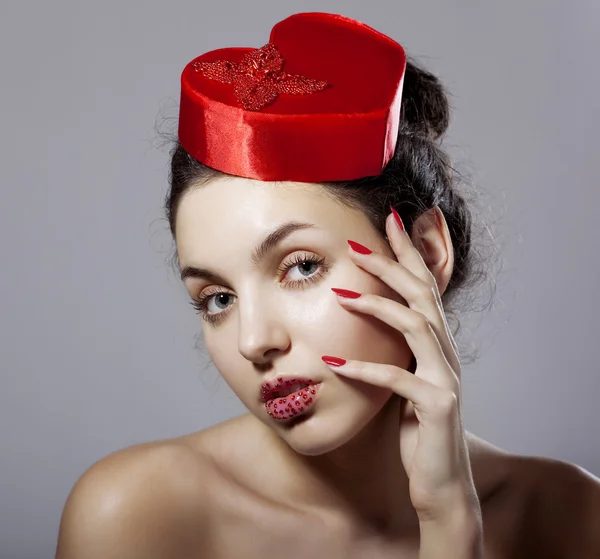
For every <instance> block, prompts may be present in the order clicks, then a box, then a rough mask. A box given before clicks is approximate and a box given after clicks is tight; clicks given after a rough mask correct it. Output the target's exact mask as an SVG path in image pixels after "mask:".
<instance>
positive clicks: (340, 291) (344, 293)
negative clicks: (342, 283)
mask: <svg viewBox="0 0 600 559" xmlns="http://www.w3.org/2000/svg"><path fill="white" fill-rule="evenodd" d="M331 291H333V292H334V293H337V294H338V295H340V296H341V297H348V298H349V299H358V298H359V297H360V293H357V292H356V291H350V290H349V289H339V288H338V287H332V288H331Z"/></svg>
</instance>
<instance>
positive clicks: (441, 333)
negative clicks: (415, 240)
mask: <svg viewBox="0 0 600 559" xmlns="http://www.w3.org/2000/svg"><path fill="white" fill-rule="evenodd" d="M353 242H354V241H353ZM348 251H349V254H350V256H351V259H352V260H353V261H354V262H355V263H356V264H357V265H358V266H360V267H361V268H363V269H364V270H365V271H367V272H369V273H370V274H373V275H374V276H376V277H378V278H379V279H380V280H381V281H383V282H384V283H385V284H387V285H388V286H389V287H391V288H392V289H393V290H394V291H396V292H397V293H398V294H399V295H400V296H401V297H402V298H403V299H404V300H405V301H406V302H407V303H408V306H409V307H410V308H411V309H413V310H414V311H416V312H418V313H421V314H422V315H424V316H425V317H427V320H428V321H429V323H430V324H431V327H432V328H433V331H434V332H435V335H436V336H437V338H438V340H439V343H440V345H441V347H442V351H443V352H444V354H445V355H446V359H447V361H448V363H450V365H451V367H452V368H453V369H455V370H456V371H458V370H460V360H459V358H458V349H457V348H456V345H455V342H454V338H453V337H452V334H451V332H450V329H449V327H448V324H447V322H446V316H445V313H444V309H443V306H442V304H441V300H440V298H439V292H438V291H437V283H436V282H435V280H434V281H433V283H434V284H435V286H432V285H431V284H428V283H426V282H425V281H423V280H422V279H420V278H419V277H417V276H416V275H415V274H414V273H413V272H412V271H411V270H409V269H408V268H407V267H406V266H404V265H403V264H401V263H400V262H396V261H394V260H392V259H391V258H388V257H387V256H385V255H383V254H381V253H379V252H371V253H370V254H361V253H359V252H357V251H355V250H354V249H353V248H352V245H350V246H349V248H348Z"/></svg>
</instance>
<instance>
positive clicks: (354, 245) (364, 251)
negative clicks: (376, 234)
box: [348, 241, 373, 254]
mask: <svg viewBox="0 0 600 559" xmlns="http://www.w3.org/2000/svg"><path fill="white" fill-rule="evenodd" d="M348 244H349V245H350V246H351V247H352V250H354V251H355V252H358V253H359V254H371V252H373V251H372V250H370V249H368V248H367V247H366V246H363V245H361V244H360V243H357V242H355V241H348Z"/></svg>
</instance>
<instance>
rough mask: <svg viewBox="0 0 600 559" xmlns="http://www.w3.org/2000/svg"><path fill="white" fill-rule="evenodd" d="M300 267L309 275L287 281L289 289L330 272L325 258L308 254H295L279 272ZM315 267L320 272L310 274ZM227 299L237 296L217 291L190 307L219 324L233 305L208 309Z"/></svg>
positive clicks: (211, 321) (194, 302)
mask: <svg viewBox="0 0 600 559" xmlns="http://www.w3.org/2000/svg"><path fill="white" fill-rule="evenodd" d="M300 265H304V268H303V269H302V272H306V273H307V275H304V274H303V273H302V272H300V273H301V276H302V277H303V278H304V279H294V280H290V281H287V282H285V283H284V285H285V286H287V287H304V286H305V285H308V284H309V283H311V282H314V281H317V280H318V279H319V278H321V277H322V276H323V274H325V272H327V270H328V267H327V266H326V265H325V258H317V257H316V256H314V255H313V256H311V255H307V254H306V253H304V254H295V255H294V256H293V257H292V260H291V261H289V262H284V263H283V264H282V265H281V266H280V267H279V268H278V270H277V272H278V273H279V274H285V273H286V272H287V271H289V270H291V269H293V268H296V267H297V268H298V270H300V269H301V268H302V266H300ZM307 265H308V266H307ZM315 266H316V270H318V272H317V271H315V272H310V271H307V270H306V268H310V269H313V268H315ZM227 297H235V295H232V294H231V293H228V292H226V291H221V290H216V291H212V292H208V293H204V294H203V295H201V296H200V297H199V298H198V300H197V301H191V302H190V305H192V307H194V308H195V309H196V311H198V314H200V315H201V316H202V319H203V320H205V321H206V322H209V323H210V324H216V323H217V322H220V321H221V320H223V318H225V315H226V314H227V313H228V312H229V311H228V308H231V305H229V306H228V307H227V308H225V309H223V310H222V311H221V312H211V311H209V309H208V307H209V303H210V302H211V300H212V299H213V298H214V300H215V303H216V302H217V301H219V299H220V301H219V302H220V303H221V304H226V303H224V302H223V298H227ZM217 304H218V303H217Z"/></svg>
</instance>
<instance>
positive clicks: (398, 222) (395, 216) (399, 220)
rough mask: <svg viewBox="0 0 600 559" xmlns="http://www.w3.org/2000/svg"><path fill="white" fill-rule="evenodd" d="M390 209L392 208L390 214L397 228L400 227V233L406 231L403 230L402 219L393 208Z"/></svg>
mask: <svg viewBox="0 0 600 559" xmlns="http://www.w3.org/2000/svg"><path fill="white" fill-rule="evenodd" d="M390 208H392V213H393V214H394V219H395V220H396V223H397V224H398V227H400V229H402V231H406V229H404V223H402V218H401V217H400V216H399V215H398V212H397V211H396V210H395V209H394V207H393V206H390Z"/></svg>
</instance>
